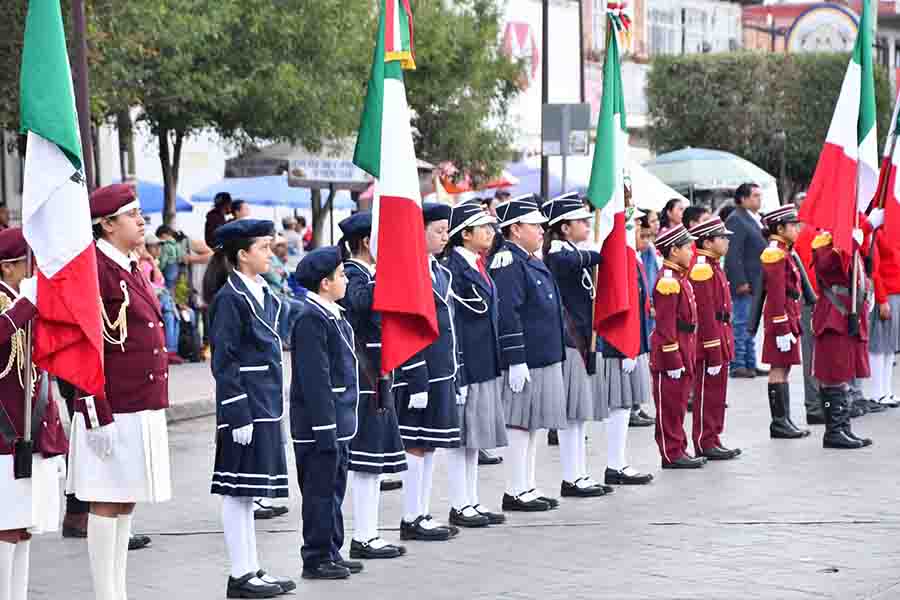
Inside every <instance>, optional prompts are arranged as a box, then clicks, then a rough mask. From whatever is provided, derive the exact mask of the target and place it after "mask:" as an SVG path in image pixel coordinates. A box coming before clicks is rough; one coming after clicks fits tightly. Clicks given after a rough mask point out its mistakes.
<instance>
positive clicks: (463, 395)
mask: <svg viewBox="0 0 900 600" xmlns="http://www.w3.org/2000/svg"><path fill="white" fill-rule="evenodd" d="M468 397H469V386H467V385H464V386H462V387H461V388H459V393H458V394H456V403H457V404H458V405H460V406H463V405H464V404H465V403H466V399H467V398H468Z"/></svg>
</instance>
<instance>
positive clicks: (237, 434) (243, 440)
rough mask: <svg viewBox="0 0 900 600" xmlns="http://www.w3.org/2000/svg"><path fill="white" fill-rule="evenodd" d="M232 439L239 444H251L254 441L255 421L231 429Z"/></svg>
mask: <svg viewBox="0 0 900 600" xmlns="http://www.w3.org/2000/svg"><path fill="white" fill-rule="evenodd" d="M231 439H233V440H234V443H235V444H237V445H238V446H249V445H250V442H252V441H253V423H250V424H249V425H244V426H243V427H238V428H237V429H232V430H231Z"/></svg>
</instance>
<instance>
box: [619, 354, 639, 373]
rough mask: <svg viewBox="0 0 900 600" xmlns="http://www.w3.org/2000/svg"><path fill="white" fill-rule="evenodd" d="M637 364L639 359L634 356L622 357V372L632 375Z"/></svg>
mask: <svg viewBox="0 0 900 600" xmlns="http://www.w3.org/2000/svg"><path fill="white" fill-rule="evenodd" d="M636 366H637V361H636V360H634V359H633V358H623V359H622V372H623V373H625V374H626V375H631V373H632V372H633V371H634V368H635V367H636Z"/></svg>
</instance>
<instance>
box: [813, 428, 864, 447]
mask: <svg viewBox="0 0 900 600" xmlns="http://www.w3.org/2000/svg"><path fill="white" fill-rule="evenodd" d="M868 441H869V445H871V443H872V440H868ZM866 445H867V444H866V443H865V441H863V440H862V439H858V438H855V437H851V436H849V435H847V432H846V431H843V430H836V431H831V432H826V433H825V435H824V436H822V447H823V448H835V449H839V450H857V449H859V448H865V447H866Z"/></svg>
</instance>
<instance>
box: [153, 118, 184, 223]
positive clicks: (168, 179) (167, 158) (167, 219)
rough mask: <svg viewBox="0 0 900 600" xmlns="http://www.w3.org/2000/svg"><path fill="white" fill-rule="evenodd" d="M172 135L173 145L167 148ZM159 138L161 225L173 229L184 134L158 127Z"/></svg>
mask: <svg viewBox="0 0 900 600" xmlns="http://www.w3.org/2000/svg"><path fill="white" fill-rule="evenodd" d="M172 135H174V138H175V139H174V143H173V145H172V148H171V149H170V148H169V138H170V137H172ZM157 137H158V138H159V163H160V166H162V174H163V189H164V191H165V202H164V203H163V224H165V225H169V226H170V227H174V225H175V196H176V194H177V192H178V171H179V169H180V167H181V147H182V143H183V142H184V132H183V131H180V130H176V131H171V130H169V129H167V128H165V127H160V129H159V133H158V135H157Z"/></svg>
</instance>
